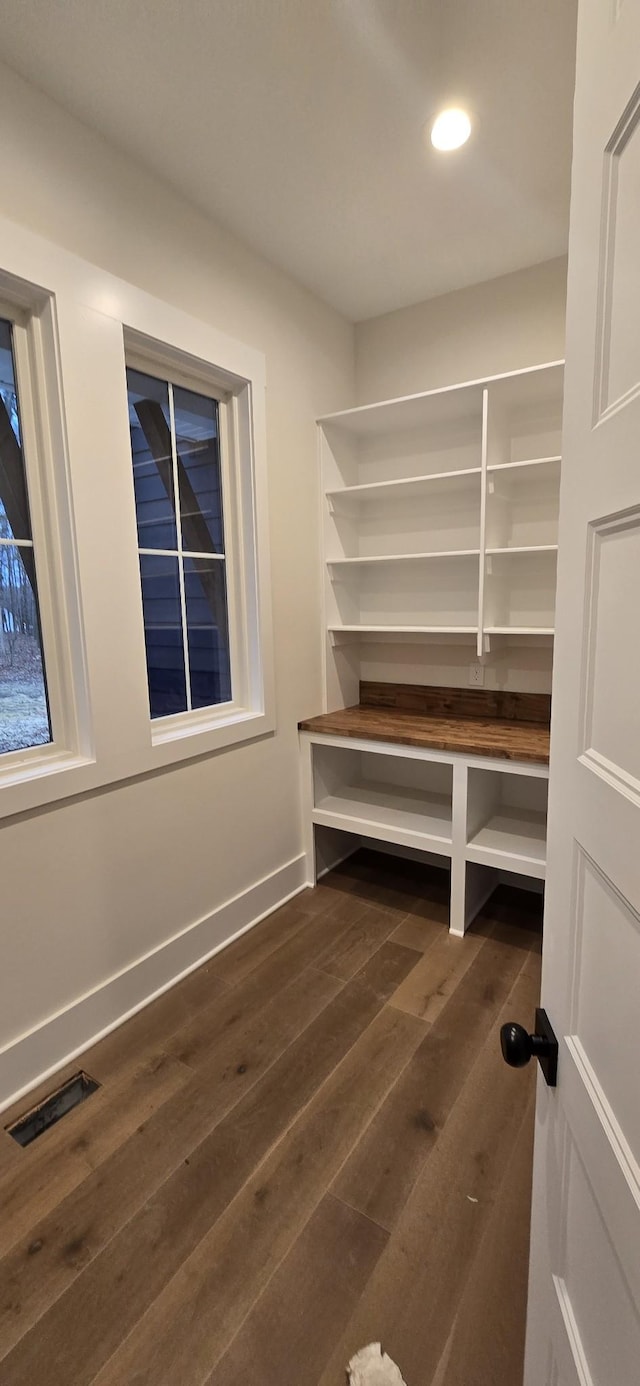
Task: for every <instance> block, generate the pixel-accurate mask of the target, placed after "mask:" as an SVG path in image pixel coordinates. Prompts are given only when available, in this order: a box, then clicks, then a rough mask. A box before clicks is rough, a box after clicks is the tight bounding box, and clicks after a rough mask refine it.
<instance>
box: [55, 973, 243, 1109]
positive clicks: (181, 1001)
mask: <svg viewBox="0 0 640 1386" xmlns="http://www.w3.org/2000/svg"><path fill="white" fill-rule="evenodd" d="M226 990H227V988H226V987H225V986H224V984H223V983H222V982H220V981H219V980H218V978H217V977H215V976H214V974H213V971H212V968H211V963H204V965H203V966H202V967H199V968H197V969H196V971H195V972H190V973H189V976H188V977H185V978H184V979H183V981H182V982H178V984H177V986H175V987H170V989H169V990H168V991H165V992H163V994H162V996H159V997H158V998H157V999H156V1000H155V1001H152V1002H151V1003H150V1005H148V1006H143V1008H142V1010H140V1011H138V1012H137V1013H136V1015H134V1016H132V1017H131V1019H130V1020H127V1021H125V1023H124V1024H123V1025H119V1026H118V1028H117V1029H116V1030H112V1031H111V1034H109V1035H106V1036H105V1038H104V1039H103V1040H99V1041H98V1043H97V1044H94V1045H91V1047H90V1048H89V1049H87V1050H85V1052H84V1054H83V1055H82V1064H83V1066H84V1067H85V1068H86V1070H87V1072H88V1073H90V1074H91V1076H92V1077H93V1078H97V1079H98V1081H99V1082H101V1083H106V1082H107V1081H108V1079H109V1078H110V1077H111V1076H112V1074H113V1073H114V1072H116V1071H117V1069H118V1068H119V1066H120V1065H121V1064H123V1063H127V1062H128V1061H129V1058H130V1055H131V1054H132V1052H133V1051H134V1050H135V1052H136V1054H137V1057H138V1060H142V1059H143V1058H144V1057H145V1055H147V1054H151V1053H153V1052H155V1051H157V1050H165V1051H166V1049H167V1040H168V1038H169V1036H170V1035H172V1034H173V1033H174V1031H175V1030H177V1029H178V1027H179V1026H181V1025H184V1024H186V1022H187V1021H191V1020H193V1018H194V1016H198V1015H200V1014H201V1013H202V1012H203V1011H205V1010H206V1008H207V1006H210V1005H211V1003H212V1002H214V1001H217V1000H218V998H219V997H222V996H224V995H225V993H226ZM167 1052H168V1051H167ZM76 1068H77V1065H76Z"/></svg>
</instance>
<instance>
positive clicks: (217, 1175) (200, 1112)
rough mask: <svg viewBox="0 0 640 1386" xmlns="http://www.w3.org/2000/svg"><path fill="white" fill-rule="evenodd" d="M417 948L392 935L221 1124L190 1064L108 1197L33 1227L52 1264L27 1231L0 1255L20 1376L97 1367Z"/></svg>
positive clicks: (75, 1373) (53, 1375)
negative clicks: (182, 1084)
mask: <svg viewBox="0 0 640 1386" xmlns="http://www.w3.org/2000/svg"><path fill="white" fill-rule="evenodd" d="M414 961H415V954H413V953H412V952H411V951H410V950H409V949H404V948H400V947H398V946H397V945H395V944H385V945H383V947H382V948H381V949H380V950H379V951H378V953H376V954H375V955H374V956H373V958H372V959H371V960H370V961H369V963H368V964H367V965H366V967H365V968H364V969H363V970H362V971H361V972H360V973H359V974H358V976H357V978H356V979H354V981H352V982H350V983H348V984H347V986H345V987H344V988H343V989H342V990H341V991H340V992H339V994H338V995H337V996H336V997H335V999H334V1000H333V1001H332V1002H331V1003H330V1004H329V1005H328V1006H327V1007H326V1008H325V1010H324V1011H323V1012H322V1013H321V1014H320V1016H318V1018H317V1019H316V1020H315V1021H314V1022H313V1023H312V1024H311V1025H309V1026H308V1027H307V1028H306V1029H305V1031H304V1032H303V1034H302V1035H300V1036H299V1038H298V1039H297V1040H296V1041H295V1042H294V1043H292V1044H291V1045H290V1046H289V1047H288V1049H287V1050H286V1051H285V1052H284V1053H283V1054H282V1055H281V1057H280V1058H279V1060H278V1061H277V1062H276V1063H274V1064H273V1065H272V1067H271V1068H270V1069H269V1070H268V1072H267V1073H266V1075H265V1076H264V1077H263V1078H262V1079H261V1081H260V1082H259V1083H257V1084H254V1086H253V1087H252V1088H251V1089H250V1091H249V1092H248V1093H246V1094H245V1096H244V1098H243V1099H242V1100H241V1101H240V1102H239V1103H237V1104H236V1106H235V1107H234V1108H232V1109H231V1111H230V1112H229V1113H228V1115H227V1116H226V1117H224V1118H223V1119H222V1120H221V1121H219V1122H217V1124H216V1121H217V1116H216V1112H215V1109H213V1110H212V1102H211V1094H210V1093H209V1090H208V1085H206V1084H205V1085H204V1087H201V1086H200V1085H199V1083H198V1079H197V1077H196V1078H194V1081H193V1085H192V1086H190V1087H189V1088H187V1089H185V1090H184V1091H183V1092H182V1093H180V1094H178V1096H177V1097H176V1099H175V1101H173V1102H172V1103H170V1104H168V1110H167V1111H166V1112H165V1111H163V1112H161V1113H157V1114H156V1115H155V1117H152V1118H151V1120H150V1121H149V1122H148V1123H147V1124H146V1126H145V1127H143V1128H141V1130H140V1133H139V1134H137V1135H136V1136H134V1137H132V1138H131V1140H130V1141H129V1142H128V1143H127V1145H126V1146H124V1147H122V1148H121V1149H120V1150H119V1151H118V1152H117V1153H116V1156H115V1157H113V1158H112V1160H111V1161H109V1162H108V1166H107V1165H105V1166H103V1168H102V1170H101V1171H100V1172H99V1175H98V1176H97V1177H98V1178H99V1198H97V1197H96V1193H97V1190H96V1189H95V1187H93V1186H90V1185H89V1181H88V1180H87V1181H85V1185H84V1188H83V1190H80V1191H79V1194H78V1195H77V1196H76V1198H74V1200H73V1204H72V1205H71V1206H65V1205H63V1206H62V1207H61V1209H60V1210H59V1214H58V1216H57V1219H56V1221H55V1223H53V1224H52V1225H50V1226H49V1227H48V1229H47V1230H46V1231H45V1233H44V1235H42V1233H41V1231H40V1230H39V1231H38V1233H37V1240H38V1241H41V1242H42V1248H41V1249H40V1250H39V1253H38V1257H37V1258H36V1260H38V1259H40V1263H41V1264H43V1259H44V1258H43V1252H44V1251H45V1249H46V1259H47V1263H46V1275H45V1272H44V1270H43V1271H42V1272H41V1273H38V1274H35V1275H34V1271H33V1269H32V1264H33V1263H32V1264H31V1266H30V1264H29V1260H30V1258H29V1251H28V1246H26V1245H24V1244H22V1245H21V1247H20V1252H19V1255H18V1256H16V1257H15V1258H14V1259H13V1260H12V1262H11V1265H10V1266H6V1265H3V1267H2V1274H3V1276H4V1275H7V1274H8V1275H9V1276H10V1277H14V1279H13V1280H11V1283H12V1284H13V1285H14V1286H19V1295H18V1308H17V1310H16V1309H15V1302H16V1295H15V1294H14V1298H13V1303H14V1310H13V1312H12V1313H10V1314H9V1315H8V1316H7V1318H6V1320H3V1323H2V1337H1V1338H0V1354H1V1353H7V1350H8V1349H9V1348H10V1347H11V1345H12V1344H13V1343H15V1342H16V1341H17V1339H19V1341H17V1346H16V1347H15V1348H14V1349H13V1351H11V1352H10V1353H9V1356H8V1357H7V1371H10V1373H11V1374H10V1377H9V1379H10V1380H11V1383H12V1386H20V1383H26V1382H31V1381H32V1377H33V1373H34V1371H35V1363H37V1362H38V1361H39V1360H40V1361H41V1360H42V1355H43V1354H44V1356H45V1358H46V1360H47V1361H48V1362H49V1363H50V1364H51V1365H50V1373H49V1377H50V1379H49V1380H48V1382H47V1386H58V1383H60V1386H62V1383H63V1382H64V1383H65V1386H67V1383H68V1381H69V1380H73V1382H74V1386H81V1383H83V1382H86V1383H88V1382H90V1381H92V1379H93V1375H95V1373H96V1372H97V1371H98V1370H99V1368H100V1367H101V1366H102V1365H103V1363H104V1362H105V1361H106V1360H107V1359H108V1358H109V1356H110V1355H111V1354H112V1353H113V1352H114V1351H115V1349H116V1347H117V1345H118V1343H119V1341H120V1339H121V1337H122V1336H123V1335H124V1334H125V1333H126V1332H128V1331H130V1329H131V1328H132V1327H133V1326H134V1324H135V1323H136V1322H137V1320H138V1318H140V1317H141V1315H142V1314H144V1313H145V1312H146V1310H147V1309H148V1308H149V1305H150V1304H151V1303H152V1302H153V1300H154V1298H155V1297H156V1296H157V1295H158V1294H159V1293H160V1292H161V1290H162V1289H163V1287H164V1285H165V1284H166V1283H167V1281H169V1280H170V1279H171V1277H172V1276H173V1275H174V1274H175V1273H176V1272H177V1270H178V1268H179V1267H180V1265H181V1263H182V1261H183V1260H185V1259H186V1258H187V1257H188V1256H189V1255H190V1254H191V1252H192V1251H193V1249H194V1247H195V1246H197V1244H198V1242H199V1241H200V1240H201V1239H202V1237H203V1236H204V1235H205V1234H206V1232H207V1230H208V1229H209V1228H210V1227H211V1226H212V1225H213V1224H214V1223H215V1221H216V1220H217V1218H218V1217H220V1215H221V1214H222V1212H223V1211H224V1209H225V1207H226V1205H227V1203H229V1202H230V1201H231V1200H232V1199H233V1198H234V1196H235V1195H236V1193H237V1192H238V1190H239V1189H240V1188H241V1187H242V1184H243V1182H244V1181H245V1180H246V1179H247V1178H249V1177H250V1175H251V1172H252V1170H253V1169H254V1168H255V1166H256V1165H257V1164H258V1162H259V1161H260V1160H261V1159H262V1158H263V1157H264V1156H265V1155H266V1154H267V1152H268V1151H269V1149H270V1148H271V1146H272V1145H273V1144H274V1142H275V1141H277V1140H278V1139H279V1137H280V1136H281V1135H282V1133H283V1131H285V1130H286V1129H287V1127H288V1126H289V1125H290V1123H291V1122H292V1121H293V1120H294V1119H295V1117H296V1116H297V1115H298V1113H299V1112H300V1110H301V1109H302V1108H303V1107H304V1106H305V1105H306V1103H307V1102H309V1100H310V1099H311V1098H312V1097H313V1095H314V1093H315V1091H316V1090H317V1089H318V1088H319V1087H320V1086H321V1084H322V1083H323V1082H324V1081H325V1080H326V1079H327V1078H328V1077H329V1075H330V1074H331V1072H332V1070H333V1069H334V1067H335V1066H336V1065H337V1064H339V1063H340V1061H341V1059H343V1058H344V1056H345V1054H347V1053H348V1051H349V1049H350V1048H351V1047H352V1046H353V1045H354V1044H355V1043H356V1041H357V1040H358V1038H359V1037H360V1035H362V1033H363V1032H364V1031H365V1030H366V1029H367V1027H368V1026H369V1025H370V1024H371V1022H372V1020H373V1019H374V1018H375V1016H376V1015H377V1013H378V1012H379V1010H380V1008H381V1005H382V1004H383V1003H384V1001H385V999H386V997H387V996H389V995H390V994H391V993H392V992H393V990H394V989H395V987H396V986H397V985H398V983H399V982H400V981H401V980H402V977H403V976H404V975H406V971H407V970H408V969H409V967H410V966H412V965H413V962H414ZM265 966H268V964H266V965H265ZM393 1014H394V1015H401V1014H402V1013H401V1012H394V1013H393ZM405 1019H407V1018H406V1017H405ZM409 1019H411V1020H412V1021H413V1018H412V1017H411V1018H409ZM413 1024H414V1026H415V1025H419V1024H420V1022H416V1021H413ZM405 1033H406V1032H405ZM414 1033H415V1030H414ZM212 1127H213V1130H212V1129H211V1128H212ZM207 1132H208V1133H209V1134H207ZM198 1142H199V1143H198ZM171 1171H173V1173H171ZM154 1189H155V1190H156V1192H153V1190H154ZM150 1192H151V1193H152V1196H151V1197H148V1195H149V1193H150ZM82 1193H84V1195H85V1197H84V1200H82V1199H81V1195H82ZM145 1196H146V1197H147V1201H146V1204H145ZM143 1205H144V1206H143ZM125 1224H126V1225H125ZM71 1226H73V1228H74V1232H75V1229H76V1228H77V1229H78V1232H77V1234H74V1235H72V1234H71V1232H70V1228H71ZM80 1270H82V1271H83V1273H82V1275H81V1276H80V1278H79V1279H78V1275H79V1271H80ZM15 1277H17V1279H15ZM74 1281H77V1283H76V1284H75V1285H74ZM39 1285H44V1286H45V1293H46V1295H48V1296H49V1303H50V1305H51V1307H50V1308H49V1309H48V1311H47V1312H46V1313H44V1315H43V1317H42V1318H41V1320H40V1322H39V1323H38V1324H37V1331H36V1330H34V1329H32V1330H31V1331H29V1332H26V1329H27V1328H28V1327H29V1325H30V1324H33V1323H35V1320H36V1319H37V1317H38V1315H39V1314H41V1313H42V1312H43V1309H44V1305H43V1304H42V1299H41V1298H38V1296H39V1295H40V1294H41V1291H40V1290H39V1288H38V1286H39ZM29 1296H31V1298H29ZM27 1304H28V1305H29V1306H30V1308H29V1310H28V1309H27ZM79 1324H80V1325H82V1328H81V1331H79V1329H78V1325H79ZM25 1332H26V1336H22V1334H23V1333H25ZM54 1364H55V1366H54Z"/></svg>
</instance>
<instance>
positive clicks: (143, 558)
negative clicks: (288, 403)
mask: <svg viewBox="0 0 640 1386" xmlns="http://www.w3.org/2000/svg"><path fill="white" fill-rule="evenodd" d="M127 389H128V400H129V428H130V434H131V453H132V461H133V478H134V489H135V503H136V521H137V529H138V551H139V557H140V577H141V583H142V604H143V616H144V631H145V646H146V657H147V677H148V683H149V704H150V710H151V716H152V718H158V717H168V716H172V715H173V714H175V713H181V712H191V711H195V710H197V709H202V708H208V707H214V706H216V705H219V704H224V703H229V702H231V700H232V680H231V655H230V643H229V612H228V603H227V562H226V552H225V516H224V505H223V482H222V463H221V453H220V418H219V415H220V406H219V403H218V400H217V399H215V398H213V397H211V396H209V395H205V394H200V393H198V392H196V391H195V390H193V389H187V388H185V387H184V386H182V385H177V384H174V383H173V382H172V381H171V380H169V381H167V380H163V379H159V378H157V377H156V376H153V375H149V374H147V373H145V372H142V371H140V370H135V369H133V368H128V370H127Z"/></svg>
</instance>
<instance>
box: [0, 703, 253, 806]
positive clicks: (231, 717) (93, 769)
mask: <svg viewBox="0 0 640 1386" xmlns="http://www.w3.org/2000/svg"><path fill="white" fill-rule="evenodd" d="M206 714H207V715H206V716H203V718H202V719H200V718H198V719H197V720H195V721H192V720H190V721H189V722H188V723H187V724H186V725H184V726H182V725H181V726H179V728H178V729H177V730H176V721H177V719H175V718H172V719H167V722H169V721H171V723H172V726H171V727H168V726H164V727H163V728H162V735H158V732H157V730H156V728H154V726H153V724H152V733H151V739H150V741H149V743H148V744H147V745H146V746H144V747H140V748H139V749H137V750H131V751H128V752H123V753H122V754H118V753H115V754H112V755H101V756H100V758H99V759H97V758H96V757H94V756H85V755H78V754H74V753H72V752H69V751H56V750H55V749H54V748H53V747H50V748H47V751H46V752H45V753H44V754H42V755H41V756H37V757H35V758H33V757H29V758H27V757H25V758H24V759H22V760H20V761H15V760H14V761H13V763H12V764H11V765H8V766H6V767H3V766H2V762H1V760H0V820H1V819H3V818H11V817H15V816H16V815H17V814H22V813H29V812H32V811H33V810H34V809H37V808H41V807H43V806H45V805H47V804H51V805H53V804H56V803H58V802H60V801H62V800H64V799H69V798H72V797H74V796H76V795H79V794H90V793H91V792H92V791H95V790H97V789H101V788H104V787H105V786H107V785H114V786H115V785H117V784H118V783H121V782H123V781H125V780H130V779H136V778H138V777H140V776H144V775H149V774H153V773H154V772H156V771H161V770H164V769H170V767H171V766H172V765H179V764H184V762H185V761H187V760H192V759H195V758H196V757H198V756H206V755H210V754H212V753H213V752H215V751H222V750H225V749H226V748H227V747H229V748H230V747H232V746H236V745H239V744H240V743H242V742H243V741H250V740H254V739H255V738H256V737H259V736H268V735H271V734H273V732H274V731H275V718H274V717H273V716H272V715H270V714H267V713H265V712H263V711H260V712H256V711H249V710H247V709H246V708H235V709H233V711H229V712H227V714H226V716H224V717H221V716H217V717H215V718H214V719H212V717H211V711H210V709H207V710H206ZM154 733H155V734H154Z"/></svg>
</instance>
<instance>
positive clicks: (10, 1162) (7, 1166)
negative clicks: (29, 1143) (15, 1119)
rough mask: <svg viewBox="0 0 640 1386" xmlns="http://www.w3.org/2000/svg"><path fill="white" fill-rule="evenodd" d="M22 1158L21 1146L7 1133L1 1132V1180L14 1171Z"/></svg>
mask: <svg viewBox="0 0 640 1386" xmlns="http://www.w3.org/2000/svg"><path fill="white" fill-rule="evenodd" d="M19 1158H20V1146H19V1145H17V1144H16V1142H15V1141H14V1140H13V1138H12V1137H11V1136H9V1135H7V1132H6V1131H0V1178H2V1175H3V1174H6V1173H7V1171H9V1170H11V1169H14V1168H15V1166H16V1163H17V1162H18V1160H19Z"/></svg>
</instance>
